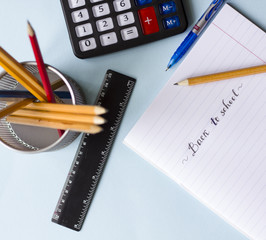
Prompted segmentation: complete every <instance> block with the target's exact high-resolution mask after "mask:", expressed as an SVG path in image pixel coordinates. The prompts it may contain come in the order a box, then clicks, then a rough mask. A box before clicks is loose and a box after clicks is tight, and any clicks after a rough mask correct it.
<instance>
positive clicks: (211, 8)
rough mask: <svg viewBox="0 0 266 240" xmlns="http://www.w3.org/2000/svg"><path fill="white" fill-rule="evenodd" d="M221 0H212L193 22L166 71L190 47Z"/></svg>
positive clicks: (220, 3)
mask: <svg viewBox="0 0 266 240" xmlns="http://www.w3.org/2000/svg"><path fill="white" fill-rule="evenodd" d="M222 4H223V0H214V1H212V3H211V5H210V6H209V7H208V9H207V10H206V11H205V13H204V14H203V15H202V17H201V18H200V19H199V20H198V22H197V23H196V24H195V26H194V27H193V29H192V30H191V31H190V32H189V34H188V35H187V37H186V38H185V40H184V41H183V42H182V43H181V45H180V46H179V47H178V49H177V50H176V51H175V53H174V54H173V56H172V57H171V59H170V61H169V63H168V65H167V69H166V71H167V70H168V69H169V68H171V67H172V66H173V65H174V64H175V63H177V62H178V61H179V60H180V59H181V58H182V57H183V56H184V55H185V53H186V52H187V51H188V49H189V48H190V47H191V45H192V44H193V43H194V42H195V40H196V39H197V37H198V36H199V34H200V33H201V31H202V30H203V28H204V27H205V26H206V25H207V23H208V22H209V21H210V19H211V18H212V16H214V14H215V13H216V12H217V10H218V9H219V8H220V7H221V6H222Z"/></svg>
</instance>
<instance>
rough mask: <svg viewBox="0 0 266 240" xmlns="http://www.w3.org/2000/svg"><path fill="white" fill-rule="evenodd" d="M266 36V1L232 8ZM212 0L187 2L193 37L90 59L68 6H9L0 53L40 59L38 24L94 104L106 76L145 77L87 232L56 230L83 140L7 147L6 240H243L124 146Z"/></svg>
mask: <svg viewBox="0 0 266 240" xmlns="http://www.w3.org/2000/svg"><path fill="white" fill-rule="evenodd" d="M228 2H229V3H231V5H232V6H234V7H235V8H236V9H237V10H239V11H240V12H241V13H243V14H244V15H245V16H247V17H248V18H249V19H250V20H252V21H253V22H254V23H256V24H257V25H258V26H260V27H261V28H262V29H263V30H266V1H265V0H252V1H250V0H231V1H228ZM209 4H210V0H184V5H185V9H186V12H187V16H188V20H189V28H188V30H187V31H186V32H185V33H183V34H180V35H178V36H174V37H170V38H167V39H164V40H160V41H157V42H154V43H151V44H146V45H142V46H139V47H136V48H134V49H129V50H124V51H120V52H117V53H113V54H109V55H105V56H100V57H96V58H92V59H87V60H80V59H78V58H76V57H75V56H74V55H73V53H72V49H71V46H70V41H69V38H68V34H67V30H66V25H65V22H64V17H63V13H62V10H61V5H60V1H59V0H42V1H40V0H39V1H36V0H24V1H21V0H9V1H3V0H1V5H0V6H1V7H0V32H1V37H0V46H2V47H3V48H4V49H6V50H7V51H8V52H9V53H10V54H12V55H13V56H14V57H15V58H16V59H17V60H19V61H28V60H34V56H33V53H32V49H31V46H30V43H29V39H28V36H27V31H26V20H30V22H31V24H32V25H33V27H34V29H35V31H36V32H37V36H38V40H39V44H40V47H41V50H42V53H43V57H44V61H45V62H46V63H48V64H50V65H52V66H54V67H56V68H58V69H59V70H60V71H62V72H64V73H66V74H68V75H69V76H71V77H72V78H73V79H75V80H76V81H77V82H78V83H79V85H80V86H81V87H82V88H83V91H84V93H85V94H86V96H87V101H88V103H90V104H92V103H93V102H94V100H95V98H96V95H97V92H98V90H99V88H100V85H101V83H102V80H103V77H104V74H105V72H106V70H107V69H112V70H115V71H118V72H121V73H124V74H126V75H129V76H132V77H134V78H136V79H137V84H136V87H135V89H134V92H133V95H132V98H131V100H130V103H129V105H128V108H127V111H126V114H125V117H124V119H123V121H122V124H121V127H120V129H119V133H118V136H117V138H116V141H115V143H114V146H113V149H112V152H111V155H110V157H109V159H108V162H107V165H106V168H105V171H104V174H103V176H102V179H101V181H100V184H99V187H98V189H97V192H96V195H95V197H94V200H93V203H92V205H91V207H90V209H89V212H88V215H87V218H86V221H85V223H84V225H83V228H82V230H81V231H80V232H75V231H72V230H69V229H67V228H65V227H61V226H59V225H57V224H54V223H52V222H51V217H52V214H53V211H54V209H55V206H56V204H57V201H58V198H59V195H60V193H61V190H62V187H63V185H64V182H65V180H66V176H67V174H68V171H69V169H70V166H71V163H72V161H73V158H74V155H75V153H76V150H77V147H78V144H79V141H80V137H79V138H78V139H77V140H75V141H74V142H73V143H72V144H71V145H69V146H68V147H66V148H64V149H62V150H59V151H55V152H49V153H41V154H22V153H19V152H15V151H11V150H9V149H7V148H6V147H5V146H3V145H0V151H1V153H0V239H2V240H15V239H23V240H24V239H25V240H31V239H32V240H33V239H34V240H36V239H38V240H46V239H47V240H48V239H49V240H54V239H64V240H85V239H86V240H87V239H89V240H107V239H108V240H125V239H127V240H139V239H141V240H161V239H163V240H173V239H175V240H177V239H180V240H195V239H197V240H219V239H221V240H225V239H230V240H231V239H233V240H244V239H247V238H246V237H245V236H243V235H242V234H241V233H239V232H238V231H237V230H235V229H234V228H233V227H232V226H230V225H229V224H227V223H226V222H224V221H223V220H222V219H221V218H219V217H218V216H216V215H215V214H214V213H213V212H212V211H210V210H209V209H208V208H206V207H205V206H203V205H202V204H201V203H200V202H198V201H197V200H196V199H194V198H193V197H192V196H191V195H190V194H189V193H187V192H186V191H185V190H183V189H182V188H181V187H180V186H179V185H177V184H176V183H175V182H173V181H172V180H171V179H169V178H168V177H166V176H165V175H164V174H163V173H161V172H159V171H158V170H157V169H155V168H154V167H152V166H151V165H150V164H149V163H147V162H146V161H145V160H143V159H142V158H141V157H139V156H138V155H137V154H136V153H134V152H133V151H131V150H130V149H129V148H127V147H126V146H125V145H124V144H123V139H124V138H125V136H126V135H127V133H128V132H129V131H130V129H131V128H132V127H133V125H134V124H135V123H136V121H137V120H138V119H139V117H140V116H141V115H142V114H143V112H144V111H145V109H146V108H147V107H148V106H149V104H150V103H151V102H152V100H153V99H154V97H155V96H156V95H157V93H158V92H159V91H160V89H161V88H162V87H163V86H164V84H165V83H166V81H167V80H168V79H169V77H170V76H171V75H172V74H173V71H174V70H175V69H176V68H177V67H178V65H176V66H175V67H174V68H173V70H170V71H168V72H165V68H166V64H167V63H168V60H169V58H170V56H171V55H172V53H173V52H174V51H175V49H176V47H177V46H178V45H179V44H180V42H181V41H182V40H183V39H184V37H185V36H186V34H187V33H188V31H189V30H190V28H191V27H192V25H193V24H194V23H195V21H196V20H197V19H198V18H199V16H200V15H201V14H202V13H203V12H204V11H205V9H206V8H207V6H208V5H209Z"/></svg>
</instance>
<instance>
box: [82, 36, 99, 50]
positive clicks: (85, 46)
mask: <svg viewBox="0 0 266 240" xmlns="http://www.w3.org/2000/svg"><path fill="white" fill-rule="evenodd" d="M79 47H80V50H81V51H82V52H85V51H89V50H92V49H94V48H96V47H97V45H96V42H95V38H88V39H84V40H82V41H80V42H79Z"/></svg>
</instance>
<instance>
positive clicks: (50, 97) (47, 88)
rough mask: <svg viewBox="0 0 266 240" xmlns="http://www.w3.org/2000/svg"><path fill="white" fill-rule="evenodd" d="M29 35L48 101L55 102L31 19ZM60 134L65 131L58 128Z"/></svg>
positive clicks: (58, 99) (59, 100)
mask: <svg viewBox="0 0 266 240" xmlns="http://www.w3.org/2000/svg"><path fill="white" fill-rule="evenodd" d="M28 35H29V39H30V42H31V46H32V49H33V53H34V56H35V60H36V62H37V67H38V70H39V74H40V77H41V80H42V84H43V88H44V90H45V93H46V97H47V101H48V102H50V103H55V102H56V100H55V96H54V93H53V90H52V88H51V84H50V80H49V78H48V74H47V71H46V67H45V64H44V61H43V57H42V53H41V50H40V47H39V43H38V40H37V36H36V34H35V31H34V30H33V28H32V26H31V24H30V23H29V21H28ZM57 101H58V102H61V99H60V98H58V96H57ZM58 134H59V136H60V137H61V136H62V135H63V134H64V131H63V130H61V129H58Z"/></svg>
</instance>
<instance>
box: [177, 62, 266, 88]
mask: <svg viewBox="0 0 266 240" xmlns="http://www.w3.org/2000/svg"><path fill="white" fill-rule="evenodd" d="M265 72H266V65H262V66H256V67H250V68H243V69H239V70H234V71H228V72H222V73H216V74H210V75H205V76H199V77H193V78H188V79H185V80H183V81H181V82H177V83H175V84H174V85H179V86H191V85H196V84H202V83H208V82H215V81H220V80H226V79H231V78H238V77H245V76H249V75H254V74H259V73H265Z"/></svg>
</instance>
